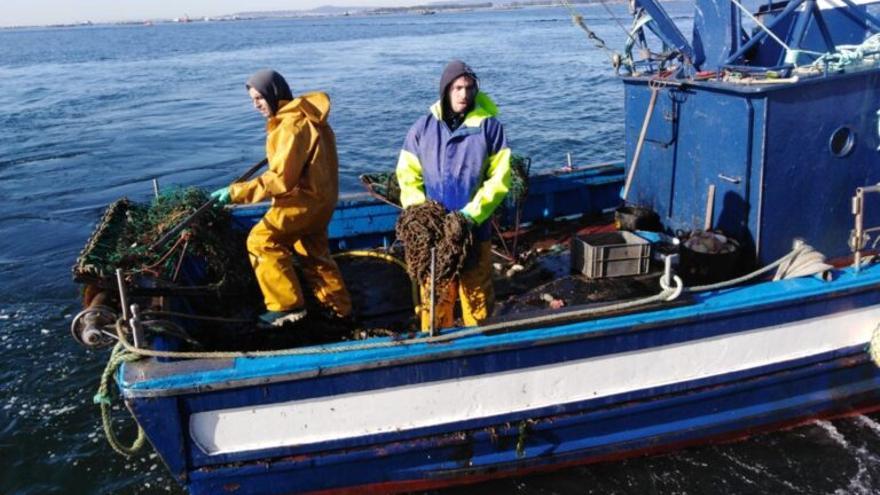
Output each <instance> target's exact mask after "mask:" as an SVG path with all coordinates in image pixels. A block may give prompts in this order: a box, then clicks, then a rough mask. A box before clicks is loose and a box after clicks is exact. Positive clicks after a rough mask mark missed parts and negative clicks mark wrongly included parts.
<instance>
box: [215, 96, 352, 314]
mask: <svg viewBox="0 0 880 495" xmlns="http://www.w3.org/2000/svg"><path fill="white" fill-rule="evenodd" d="M329 112H330V98H329V97H328V96H327V95H326V94H325V93H310V94H306V95H303V96H300V97H298V98H295V99H294V100H293V101H290V102H286V101H281V102H279V110H278V112H277V113H276V114H275V116H273V117H271V118H269V120H268V121H267V123H266V132H267V137H266V157H267V158H268V160H269V170H267V171H266V172H265V173H264V174H263V175H261V176H260V177H258V178H256V179H253V180H251V181H248V182H242V183H237V184H232V185H231V186H229V194H230V197H231V200H232V202H233V203H256V202H260V201H264V200H267V199H271V201H272V205H271V206H270V207H269V210H268V211H267V212H266V214H265V216H263V218H262V220H260V222H259V223H257V225H255V226H254V228H253V229H252V230H251V232H250V235H248V239H247V250H248V254H249V255H250V260H251V265H252V266H253V268H254V273H255V275H256V278H257V282H259V284H260V289H261V290H262V291H263V298H264V300H265V302H266V309H268V310H269V311H289V310H295V309H299V308H302V307H303V305H304V299H303V291H302V287H301V286H300V283H299V280H298V279H297V276H296V272H295V270H294V267H293V252H296V254H297V257H298V259H299V261H300V265H301V267H302V271H303V275H304V276H305V277H306V280H307V282H308V284H309V285H310V286H311V288H312V289H313V290H314V292H315V296H316V297H317V298H318V300H319V301H320V302H321V303H322V304H323V305H325V306H327V307H328V308H329V309H332V310H333V311H335V312H336V313H337V314H338V315H339V316H348V315H350V314H351V298H350V297H349V294H348V290H347V289H346V288H345V284H344V282H343V280H342V276H341V274H340V272H339V267H338V266H337V265H336V262H335V261H334V260H333V258H332V257H331V256H330V249H329V246H328V243H327V225H328V224H329V223H330V217H331V216H332V214H333V210H334V209H335V208H336V201H337V199H338V196H339V161H338V158H337V156H336V137H335V136H334V134H333V130H332V129H330V126H329V125H328V124H327V115H328V114H329Z"/></svg>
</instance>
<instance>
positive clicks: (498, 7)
mask: <svg viewBox="0 0 880 495" xmlns="http://www.w3.org/2000/svg"><path fill="white" fill-rule="evenodd" d="M600 1H601V0H569V3H571V4H576V5H586V4H595V3H599V2H600ZM623 1H624V0H611V3H621V2H623ZM561 5H562V3H561V2H560V1H558V0H532V1H529V0H526V1H514V2H504V3H500V2H497V3H496V2H483V3H473V2H471V3H468V2H461V1H459V2H455V1H450V2H448V3H434V4H423V5H413V6H408V7H335V6H325V7H318V8H316V9H311V10H276V11H256V12H239V13H235V14H225V15H219V16H193V17H190V16H188V15H184V16H182V17H172V18H157V19H141V20H119V21H95V22H93V21H89V20H85V21H79V22H71V23H63V24H34V25H17V26H0V30H13V29H37V28H75V27H88V26H141V25H143V26H152V25H155V24H190V23H204V22H234V21H253V20H265V19H304V18H325V17H365V16H376V15H395V14H412V15H431V14H436V13H459V12H470V11H474V10H481V11H499V12H501V11H509V10H517V9H521V8H528V7H557V6H561Z"/></svg>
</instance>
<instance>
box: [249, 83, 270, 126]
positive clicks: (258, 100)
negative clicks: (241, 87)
mask: <svg viewBox="0 0 880 495" xmlns="http://www.w3.org/2000/svg"><path fill="white" fill-rule="evenodd" d="M248 96H250V97H251V101H252V102H253V103H254V108H256V109H257V111H258V112H260V114H262V116H263V117H266V118H267V119H268V118H269V117H271V116H272V109H271V108H269V103H268V102H267V101H266V99H265V98H263V95H261V94H260V92H259V91H257V90H256V89H254V88H248Z"/></svg>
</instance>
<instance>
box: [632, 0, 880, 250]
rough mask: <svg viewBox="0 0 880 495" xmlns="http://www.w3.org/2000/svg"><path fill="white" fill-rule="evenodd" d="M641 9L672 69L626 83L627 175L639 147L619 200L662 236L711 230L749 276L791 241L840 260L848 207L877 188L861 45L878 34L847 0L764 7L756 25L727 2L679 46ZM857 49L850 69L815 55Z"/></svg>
mask: <svg viewBox="0 0 880 495" xmlns="http://www.w3.org/2000/svg"><path fill="white" fill-rule="evenodd" d="M639 3H640V4H642V5H643V6H645V8H646V11H649V12H650V15H651V16H652V17H653V22H652V23H651V24H649V27H651V29H652V31H653V32H654V33H655V34H657V36H658V37H659V38H660V39H661V40H663V42H664V44H665V45H667V46H674V47H675V48H676V50H677V51H678V52H679V53H680V54H681V58H682V59H683V61H684V63H683V64H682V67H681V68H680V69H679V73H678V74H673V75H670V76H664V74H663V71H662V69H661V68H659V67H658V66H656V65H655V64H647V65H646V66H643V67H642V68H643V70H641V71H640V70H638V69H639V68H640V67H636V70H635V71H633V72H634V73H633V74H632V75H631V76H629V77H625V78H624V86H625V96H626V103H625V104H626V136H627V142H626V163H627V164H628V165H629V166H630V168H632V164H633V159H634V157H635V155H636V151H637V148H638V147H639V141H640V140H641V141H643V142H642V146H641V147H642V150H641V154H640V157H639V160H638V163H637V169H636V170H635V172H634V174H633V178H632V184H631V189H630V191H629V195H628V197H627V200H628V201H630V202H632V203H635V204H638V205H640V206H647V207H650V208H652V209H653V210H655V211H656V212H657V213H658V214H659V215H660V218H661V220H662V222H663V223H664V226H665V227H666V229H667V230H669V231H671V232H675V231H679V230H683V231H690V230H694V229H701V228H703V227H704V226H705V225H711V227H712V228H714V229H718V230H721V231H723V232H724V233H726V234H728V235H731V236H733V237H735V238H736V239H737V240H738V241H739V242H740V244H741V245H742V246H743V252H744V253H745V254H746V255H752V256H751V257H750V259H751V260H752V261H754V262H756V263H757V264H765V263H767V262H769V261H772V260H775V259H777V258H779V257H780V256H781V255H783V254H784V253H786V252H788V251H789V250H790V249H791V245H792V241H793V239H795V238H802V239H805V240H806V241H807V242H808V243H810V244H811V245H813V246H814V247H816V248H817V249H818V250H820V251H822V252H823V253H825V254H826V255H828V256H829V257H839V256H845V255H848V254H850V248H849V246H848V239H849V237H850V231H851V230H852V228H853V222H852V211H851V205H850V202H851V197H852V194H853V193H854V192H855V189H856V188H857V187H860V186H865V185H869V184H875V183H877V182H880V161H878V153H880V151H878V150H880V135H878V131H880V129H878V110H880V93H878V92H877V91H876V88H877V87H878V85H880V70H878V68H877V67H876V65H875V63H874V61H873V60H872V59H873V58H874V57H876V56H877V52H876V48H874V51H873V52H872V51H871V50H870V48H871V47H872V46H873V45H871V44H869V42H871V41H872V40H875V39H876V38H871V37H870V36H871V35H872V34H875V33H877V32H878V28H880V21H878V20H877V19H876V18H875V17H874V16H873V15H871V14H870V13H869V12H868V10H867V7H866V6H865V5H855V4H853V3H852V2H851V1H850V0H841V1H840V2H831V3H829V2H825V1H820V2H815V1H812V0H810V1H801V0H795V1H792V2H779V3H768V4H766V5H764V6H762V7H760V8H759V9H758V14H757V15H756V16H755V19H757V20H758V21H757V22H756V21H753V20H752V18H751V17H749V16H746V15H745V14H743V12H742V11H741V10H740V9H739V8H738V7H737V5H736V3H734V2H727V1H724V2H718V1H717V0H699V1H698V2H697V4H696V10H695V12H696V14H695V18H694V30H693V41H692V43H688V42H687V41H685V40H684V37H683V36H682V34H681V33H680V32H679V31H678V29H677V28H676V27H675V26H674V25H673V24H672V22H671V20H669V18H668V16H665V14H664V13H663V11H662V8H661V7H660V6H659V4H655V3H654V2H653V1H650V0H647V1H645V0H642V1H640V2H639ZM658 9H659V10H658ZM747 21H748V22H750V23H751V24H754V28H753V33H752V36H751V37H747V36H746V35H745V31H744V24H745V23H747ZM758 22H760V24H761V25H760V26H758V25H757V24H758ZM762 26H763V27H762ZM737 33H739V36H737ZM866 37H867V38H868V42H865V45H863V47H867V48H869V49H866V50H864V51H863V52H862V53H859V54H858V56H856V55H855V53H854V55H853V60H852V61H851V62H850V63H844V62H841V61H840V60H839V57H835V56H829V55H826V54H827V53H831V52H834V51H835V50H837V49H842V48H844V47H843V46H842V45H859V44H861V43H862V42H863V40H865V39H866ZM746 40H747V41H746ZM783 44H784V45H785V46H786V47H787V48H784V47H783ZM874 44H877V43H876V41H875V43H874ZM858 57H860V58H858ZM655 91H656V92H657V96H656V100H655V104H654V106H653V108H652V109H651V110H652V111H651V112H650V114H649V111H648V109H649V108H651V105H650V102H651V95H652V92H655ZM646 115H647V118H646ZM646 120H647V121H648V124H647V128H646V132H645V133H644V136H642V135H641V134H642V133H641V132H640V130H641V128H642V126H643V124H644V123H645V121H646ZM875 166H876V167H877V168H875ZM713 189H714V197H710V194H711V190H713ZM707 215H710V217H711V218H710V221H709V222H707V220H706V216H707Z"/></svg>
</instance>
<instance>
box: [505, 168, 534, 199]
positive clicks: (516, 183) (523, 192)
mask: <svg viewBox="0 0 880 495" xmlns="http://www.w3.org/2000/svg"><path fill="white" fill-rule="evenodd" d="M531 168H532V159H531V158H529V157H526V156H521V155H512V156H511V157H510V188H509V189H508V190H507V196H506V197H505V200H504V201H505V206H506V207H508V208H514V207H516V205H517V204H518V203H520V202H522V201H523V200H524V199H525V198H526V196H528V194H529V171H530V169H531Z"/></svg>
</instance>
